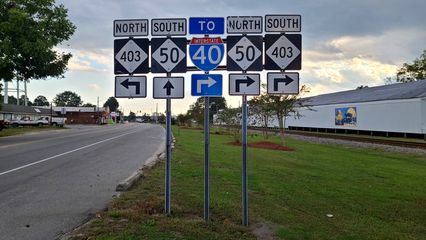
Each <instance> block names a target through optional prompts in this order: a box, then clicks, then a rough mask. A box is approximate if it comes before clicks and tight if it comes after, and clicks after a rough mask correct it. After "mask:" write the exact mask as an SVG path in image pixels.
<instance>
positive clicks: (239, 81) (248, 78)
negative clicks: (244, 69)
mask: <svg viewBox="0 0 426 240" xmlns="http://www.w3.org/2000/svg"><path fill="white" fill-rule="evenodd" d="M254 82H255V80H254V79H253V78H251V77H249V76H247V78H245V79H237V80H236V81H235V83H236V86H235V91H236V92H240V85H241V84H243V83H245V84H247V87H248V86H250V85H252V84H253V83H254Z"/></svg>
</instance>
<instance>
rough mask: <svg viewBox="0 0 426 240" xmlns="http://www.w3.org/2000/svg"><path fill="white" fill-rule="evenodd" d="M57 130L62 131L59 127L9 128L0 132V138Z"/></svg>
mask: <svg viewBox="0 0 426 240" xmlns="http://www.w3.org/2000/svg"><path fill="white" fill-rule="evenodd" d="M58 129H64V128H60V127H29V126H25V127H15V128H14V127H10V128H5V129H3V130H2V131H0V137H7V136H13V135H20V134H25V133H30V132H41V131H49V130H58Z"/></svg>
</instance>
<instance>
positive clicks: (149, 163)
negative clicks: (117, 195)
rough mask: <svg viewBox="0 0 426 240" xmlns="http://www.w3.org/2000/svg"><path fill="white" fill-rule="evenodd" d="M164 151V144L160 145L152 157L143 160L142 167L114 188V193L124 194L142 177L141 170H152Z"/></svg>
mask: <svg viewBox="0 0 426 240" xmlns="http://www.w3.org/2000/svg"><path fill="white" fill-rule="evenodd" d="M165 151H166V147H165V144H164V143H163V144H161V145H160V147H159V148H158V149H157V151H155V153H154V155H153V156H152V157H150V158H148V159H147V160H145V163H144V164H143V165H142V167H140V168H139V169H138V170H136V171H135V172H133V173H132V174H131V175H130V176H129V177H128V178H126V179H125V180H124V181H122V182H120V183H119V184H118V185H117V187H116V188H115V191H117V192H124V191H127V190H129V189H130V188H131V187H132V186H133V185H134V184H135V183H136V182H137V181H138V180H139V179H141V178H142V177H143V169H150V168H152V167H153V166H154V165H155V164H156V163H157V162H158V161H160V160H161V156H162V155H165V154H164V152H165Z"/></svg>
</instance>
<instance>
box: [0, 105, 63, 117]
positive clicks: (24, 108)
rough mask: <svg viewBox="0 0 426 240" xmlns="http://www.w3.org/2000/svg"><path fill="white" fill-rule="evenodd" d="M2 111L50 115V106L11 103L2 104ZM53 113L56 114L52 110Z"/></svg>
mask: <svg viewBox="0 0 426 240" xmlns="http://www.w3.org/2000/svg"><path fill="white" fill-rule="evenodd" d="M0 112H2V113H13V114H27V115H42V116H46V115H50V108H47V109H46V108H42V107H30V106H22V105H19V106H18V105H12V104H4V105H2V109H1V110H0ZM53 115H56V113H55V112H53Z"/></svg>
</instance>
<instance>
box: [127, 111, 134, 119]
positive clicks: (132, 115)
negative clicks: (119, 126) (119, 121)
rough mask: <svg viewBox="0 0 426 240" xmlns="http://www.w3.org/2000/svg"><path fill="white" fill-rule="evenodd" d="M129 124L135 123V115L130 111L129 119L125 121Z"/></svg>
mask: <svg viewBox="0 0 426 240" xmlns="http://www.w3.org/2000/svg"><path fill="white" fill-rule="evenodd" d="M127 120H128V121H129V122H135V121H136V113H134V112H132V111H130V113H129V117H128V119H127Z"/></svg>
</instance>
